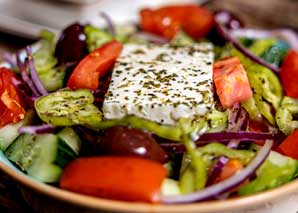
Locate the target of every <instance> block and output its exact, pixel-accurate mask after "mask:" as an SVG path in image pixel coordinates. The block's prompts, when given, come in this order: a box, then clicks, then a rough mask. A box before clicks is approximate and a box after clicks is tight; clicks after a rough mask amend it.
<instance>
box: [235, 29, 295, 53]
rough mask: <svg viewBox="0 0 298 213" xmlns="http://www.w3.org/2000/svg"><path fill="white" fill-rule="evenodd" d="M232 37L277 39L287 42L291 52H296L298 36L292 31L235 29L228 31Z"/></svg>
mask: <svg viewBox="0 0 298 213" xmlns="http://www.w3.org/2000/svg"><path fill="white" fill-rule="evenodd" d="M230 33H231V35H232V36H233V37H246V38H255V39H262V38H278V39H281V40H284V41H286V42H288V43H289V44H290V46H291V48H292V49H293V50H296V51H297V50H298V34H297V33H296V32H295V31H294V30H292V29H277V30H261V29H248V28H242V29H235V30H231V31H230Z"/></svg>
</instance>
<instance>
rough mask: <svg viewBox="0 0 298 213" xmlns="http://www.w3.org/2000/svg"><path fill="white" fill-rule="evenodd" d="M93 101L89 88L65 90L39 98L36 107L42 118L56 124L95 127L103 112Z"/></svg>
mask: <svg viewBox="0 0 298 213" xmlns="http://www.w3.org/2000/svg"><path fill="white" fill-rule="evenodd" d="M93 101H94V97H93V95H92V93H91V92H90V91H89V90H84V89H82V90H76V91H68V90H64V91H57V92H55V93H51V94H49V95H47V96H43V97H40V98H38V99H37V100H36V101H35V109H36V112H37V114H38V116H39V117H40V119H41V120H43V121H45V122H47V123H49V124H53V125H55V126H71V125H86V126H88V127H90V128H94V127H95V126H96V125H97V124H98V123H100V121H101V119H102V114H101V112H100V111H99V109H98V108H97V107H96V106H95V105H93V104H92V103H93Z"/></svg>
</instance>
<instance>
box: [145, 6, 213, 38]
mask: <svg viewBox="0 0 298 213" xmlns="http://www.w3.org/2000/svg"><path fill="white" fill-rule="evenodd" d="M140 16H141V18H140V25H141V28H142V29H143V30H144V31H147V32H151V33H154V34H157V35H160V36H163V37H165V38H167V39H169V40H170V39H172V38H173V37H174V36H175V35H176V34H177V32H179V31H180V30H184V31H185V32H186V33H188V34H189V35H190V36H192V37H193V38H201V37H204V36H205V35H206V34H207V33H208V32H209V30H210V29H211V27H212V26H213V24H214V17H213V15H212V13H211V12H210V11H209V10H207V9H205V8H203V7H200V6H198V5H180V6H165V7H161V8H159V9H156V10H152V9H148V8H146V9H143V10H141V12H140Z"/></svg>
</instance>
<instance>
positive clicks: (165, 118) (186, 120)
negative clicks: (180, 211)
mask: <svg viewBox="0 0 298 213" xmlns="http://www.w3.org/2000/svg"><path fill="white" fill-rule="evenodd" d="M139 17H140V18H139V23H137V24H127V25H116V24H114V23H113V21H112V19H111V17H109V16H108V15H107V14H105V13H102V14H101V18H103V19H105V20H106V23H107V25H106V27H97V26H92V25H89V24H81V23H74V24H72V25H70V26H68V27H67V28H66V29H64V30H63V32H62V33H61V35H60V36H59V38H56V37H55V36H54V34H53V33H51V32H49V31H42V32H41V34H40V41H39V43H38V46H37V48H32V47H31V46H28V47H26V50H25V54H21V52H18V53H17V54H16V57H9V56H7V55H6V61H7V63H8V64H9V65H10V66H9V68H8V67H1V68H0V113H1V119H0V127H1V128H0V149H1V150H2V152H3V153H5V155H6V157H7V158H8V159H9V160H10V161H11V162H13V163H14V164H15V165H16V166H17V167H18V168H19V169H20V170H22V171H23V172H25V173H26V174H28V175H29V176H31V177H32V178H34V179H36V180H38V181H41V182H44V183H49V184H53V185H54V186H57V187H60V188H62V189H65V190H69V191H73V192H77V193H81V194H86V195H91V196H96V197H100V198H107V199H114V200H124V201H131V202H149V203H162V204H176V203H191V202H200V201H204V200H214V199H228V198H230V197H239V196H246V195H251V194H255V193H259V192H263V191H266V190H270V189H273V188H276V187H278V186H281V185H283V184H286V183H288V182H290V181H292V180H293V179H295V178H296V177H297V174H298V161H297V160H298V140H297V137H298V129H297V128H298V120H297V114H298V87H297V82H298V37H297V34H296V32H295V31H293V30H291V29H275V30H260V29H248V28H245V27H244V24H243V22H242V21H241V20H239V19H238V18H237V17H236V16H235V15H233V14H232V13H230V12H228V11H210V10H208V9H207V8H205V7H204V6H200V5H170V6H164V7H161V8H144V9H142V10H141V11H140V13H139ZM99 18H100V17H99Z"/></svg>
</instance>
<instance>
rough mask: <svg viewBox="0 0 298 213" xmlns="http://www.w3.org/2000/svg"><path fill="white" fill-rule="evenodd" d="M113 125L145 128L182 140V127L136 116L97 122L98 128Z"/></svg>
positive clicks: (160, 134)
mask: <svg viewBox="0 0 298 213" xmlns="http://www.w3.org/2000/svg"><path fill="white" fill-rule="evenodd" d="M112 126H131V127H133V128H137V129H144V130H147V131H149V132H152V133H154V134H156V135H158V136H159V137H162V138H167V139H169V140H173V141H180V140H181V135H182V133H181V129H180V128H178V127H176V126H169V125H161V124H158V123H156V122H154V121H149V120H146V119H143V118H139V117H136V116H130V115H129V116H126V117H124V118H122V119H114V120H106V121H102V122H99V123H97V124H96V126H95V128H96V129H108V128H110V127H112Z"/></svg>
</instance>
